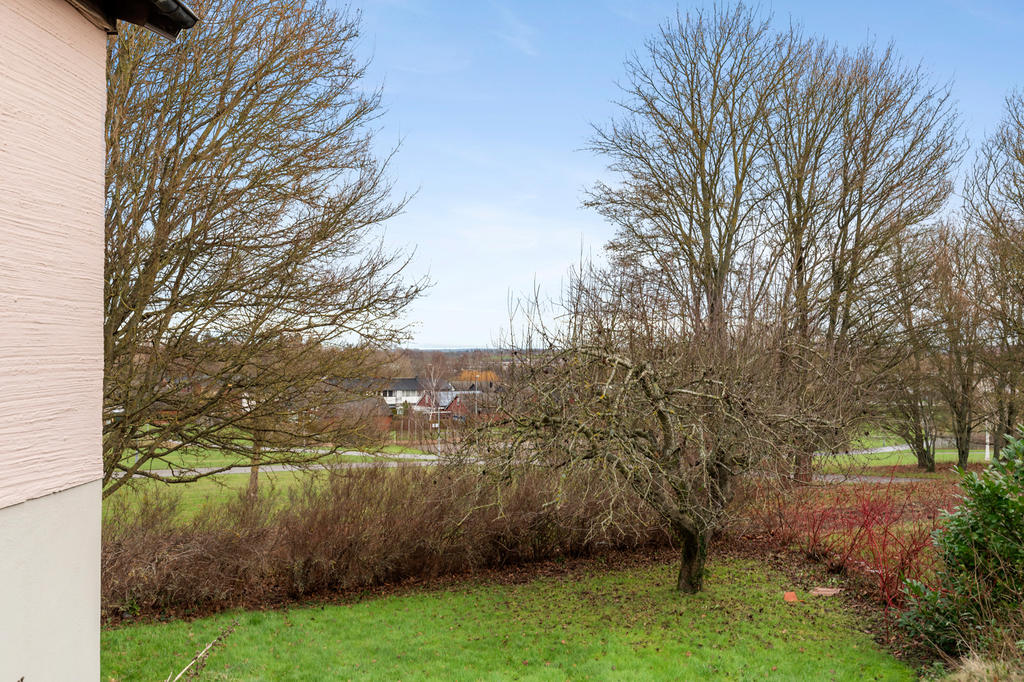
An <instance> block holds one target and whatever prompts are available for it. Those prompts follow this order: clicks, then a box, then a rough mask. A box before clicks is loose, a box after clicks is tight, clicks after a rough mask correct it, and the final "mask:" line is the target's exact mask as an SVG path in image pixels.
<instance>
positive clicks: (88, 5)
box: [68, 0, 198, 40]
mask: <svg viewBox="0 0 1024 682" xmlns="http://www.w3.org/2000/svg"><path fill="white" fill-rule="evenodd" d="M68 3H70V4H71V5H72V6H74V7H75V8H77V9H78V10H79V11H80V12H82V13H83V14H84V15H85V16H86V17H87V18H88V19H89V20H90V21H92V22H93V23H94V24H95V25H96V26H98V27H100V28H102V29H104V30H105V31H107V32H108V33H116V32H117V22H118V20H120V21H127V22H128V23H131V24H137V25H139V26H142V27H143V28H147V29H149V30H150V31H152V32H153V33H156V34H158V35H162V36H164V37H165V38H170V39H171V40H174V39H175V38H176V37H178V34H179V33H180V32H181V31H182V30H184V29H186V28H192V27H193V26H195V25H196V21H198V17H196V14H195V12H193V11H192V9H191V8H190V7H189V6H188V5H187V4H186V3H185V2H183V0H68Z"/></svg>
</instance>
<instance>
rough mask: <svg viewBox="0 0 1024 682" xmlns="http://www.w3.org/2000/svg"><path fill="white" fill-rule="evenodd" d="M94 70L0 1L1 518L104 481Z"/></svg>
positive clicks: (37, 18)
mask: <svg viewBox="0 0 1024 682" xmlns="http://www.w3.org/2000/svg"><path fill="white" fill-rule="evenodd" d="M105 58H106V36H105V34H104V32H103V31H102V30H100V29H99V28H97V27H96V26H95V25H93V24H92V23H91V22H90V21H88V20H87V19H86V18H85V17H84V16H82V15H81V14H79V13H78V12H77V11H76V10H75V9H74V8H73V7H72V6H71V5H69V4H68V3H67V2H65V0H0V511H2V509H3V508H4V507H8V506H10V505H14V504H18V503H20V502H24V501H25V500H30V499H33V498H36V497H40V496H42V495H47V494H49V493H53V492H56V491H60V490H65V489H67V488H71V487H73V486H76V485H80V484H82V483H86V482H89V481H95V480H96V479H97V478H99V477H100V475H101V465H100V428H101V399H102V380H103V340H102V297H103V163H104V156H103V155H104V151H103V150H104V146H103V145H104V143H103V117H104V107H105V101H106V100H105V98H106V89H105V85H104V78H105V75H104V74H105V64H104V62H105ZM3 525H4V523H3V522H0V526H3ZM45 538H46V535H45V534H40V535H39V536H38V540H40V541H42V540H43V539H45ZM91 556H92V555H90V557H91ZM6 587H7V586H6V585H4V584H3V583H2V582H0V589H6ZM6 613H7V612H4V616H3V617H4V618H6ZM0 679H7V678H5V677H4V676H3V675H0ZM15 679H16V678H15ZM29 679H31V678H29Z"/></svg>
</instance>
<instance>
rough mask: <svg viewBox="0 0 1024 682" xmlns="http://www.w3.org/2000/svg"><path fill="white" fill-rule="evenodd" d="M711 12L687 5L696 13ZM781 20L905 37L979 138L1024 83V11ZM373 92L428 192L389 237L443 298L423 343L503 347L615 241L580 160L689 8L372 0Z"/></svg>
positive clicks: (796, 13) (367, 54) (905, 45)
mask: <svg viewBox="0 0 1024 682" xmlns="http://www.w3.org/2000/svg"><path fill="white" fill-rule="evenodd" d="M696 6H700V5H697V4H694V3H680V4H678V7H679V8H680V10H681V11H684V12H685V11H686V9H687V8H690V7H696ZM761 6H762V7H763V8H765V9H766V10H767V11H770V12H772V13H773V14H774V16H775V19H776V21H777V22H779V23H780V24H784V23H788V21H789V20H790V19H792V20H794V21H796V22H798V23H800V24H802V25H803V26H804V28H805V29H806V30H807V32H809V33H812V34H816V35H819V36H822V37H825V38H828V39H830V40H833V41H835V42H837V43H839V44H841V45H848V46H851V47H853V46H856V45H858V44H860V43H862V42H863V41H864V40H865V39H868V38H873V39H875V40H876V41H877V42H878V43H883V44H884V43H886V42H888V41H890V40H892V41H894V42H895V44H896V46H897V48H898V49H899V51H900V52H901V53H902V54H903V56H904V57H905V58H906V59H907V60H908V61H910V62H922V63H923V64H924V65H925V66H926V67H927V68H928V69H929V70H931V71H932V73H934V74H935V77H936V78H937V79H940V80H946V79H952V80H953V82H954V90H953V92H954V97H955V98H956V100H957V101H958V104H959V108H960V111H961V112H962V115H963V123H964V130H965V133H966V135H967V136H968V138H969V139H971V140H972V141H976V140H980V139H981V138H982V137H983V136H984V135H985V133H986V132H987V131H990V130H992V129H993V128H994V126H995V125H996V123H997V122H998V120H999V117H1000V114H1001V107H1002V100H1003V97H1004V96H1005V94H1006V93H1007V92H1008V91H1009V90H1010V89H1012V88H1014V87H1024V69H1022V67H1024V46H1022V45H1021V42H1022V40H1024V3H1022V2H1020V1H1019V0H1003V1H1001V2H996V1H994V0H993V1H985V0H978V1H976V2H972V1H970V0H915V1H904V0H888V1H887V2H882V1H878V0H858V1H857V2H829V1H828V0H789V1H783V0H777V1H776V2H772V3H763V4H762V5H761ZM354 7H356V8H359V9H360V10H361V11H362V15H363V28H362V33H363V35H362V39H361V45H360V53H361V55H362V56H363V57H364V58H368V59H371V64H370V69H369V73H368V80H369V82H370V83H372V84H382V85H383V88H384V101H385V105H386V107H387V112H386V114H385V115H384V117H383V119H382V120H381V122H380V125H381V130H380V135H379V141H380V143H381V144H382V148H383V147H386V146H389V145H394V144H395V143H397V142H399V141H401V146H400V149H399V152H398V154H397V156H396V157H395V159H394V161H393V166H392V172H393V174H394V176H395V178H396V181H397V187H398V189H399V190H400V191H404V192H416V193H417V194H416V196H415V197H414V198H413V200H412V201H411V202H410V204H409V206H408V208H407V210H406V212H405V213H404V214H403V215H401V216H399V217H398V218H397V219H395V220H394V221H392V222H390V223H389V224H388V226H387V234H386V240H387V242H388V243H389V244H391V245H395V246H403V247H407V248H415V250H416V253H415V258H414V261H413V263H412V266H411V271H410V272H411V274H425V273H429V275H430V277H431V279H432V280H433V281H434V286H433V287H432V288H431V289H430V290H429V291H428V292H427V293H426V294H425V296H424V297H423V299H422V300H420V301H419V302H417V303H416V304H415V305H414V307H413V309H412V310H411V311H410V316H409V317H410V320H412V321H414V322H416V323H417V327H416V331H415V335H414V338H413V340H412V342H411V343H410V344H409V345H410V346H412V347H419V348H446V347H447V348H453V347H458V348H463V347H484V346H490V345H493V343H494V341H495V340H496V338H497V336H498V334H499V332H500V330H501V328H502V327H503V326H507V318H508V304H509V300H510V297H516V296H520V295H523V294H524V293H529V292H530V291H531V290H532V289H533V288H534V286H535V285H536V286H537V287H539V288H540V289H541V290H542V292H544V293H546V294H548V295H555V294H557V292H558V290H559V288H560V285H561V282H562V278H563V276H564V274H565V272H566V270H567V269H568V267H569V266H570V265H572V264H573V263H575V262H578V260H579V258H580V254H581V252H582V253H584V254H598V253H599V252H600V251H601V246H602V244H603V243H604V242H605V241H606V240H607V239H608V238H609V237H610V236H611V234H612V230H611V228H610V227H609V226H608V225H607V224H605V223H604V222H603V221H602V220H601V219H600V218H599V217H598V216H597V215H596V214H594V213H593V212H592V211H588V210H587V209H584V208H581V207H580V202H581V198H582V193H583V191H584V189H585V188H586V187H587V186H588V185H590V184H591V183H593V181H594V180H596V179H597V178H599V177H601V176H602V174H603V164H602V162H601V160H600V159H598V158H596V157H594V156H593V155H592V154H590V153H589V152H586V151H582V148H583V147H584V146H585V145H586V142H587V138H588V136H589V134H590V129H591V128H590V124H591V123H592V122H594V123H603V122H604V121H606V120H607V119H608V118H609V117H610V116H611V115H612V114H613V113H614V108H613V105H612V104H611V100H612V99H614V98H615V97H616V96H617V88H616V81H617V80H618V79H620V77H621V76H622V74H623V67H622V63H623V61H624V59H625V58H626V57H627V56H628V55H629V54H630V53H631V52H632V51H634V50H637V49H639V48H640V47H641V46H642V43H643V41H644V39H645V38H646V37H648V36H650V35H651V34H653V33H654V32H655V31H656V30H657V27H658V24H659V22H661V21H663V20H664V19H665V18H666V17H668V16H670V15H672V14H673V13H674V12H675V10H676V7H677V4H676V3H674V2H655V1H652V2H635V3H630V2H624V1H617V0H606V1H602V0H592V1H590V2H585V1H580V2H532V1H531V2H510V1H506V2H487V1H486V0H482V1H480V2H432V1H430V0H357V2H356V4H355V5H354Z"/></svg>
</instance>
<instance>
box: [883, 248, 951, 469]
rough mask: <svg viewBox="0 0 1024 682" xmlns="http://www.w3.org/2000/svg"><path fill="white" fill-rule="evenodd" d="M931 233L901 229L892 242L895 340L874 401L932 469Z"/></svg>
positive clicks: (935, 413) (935, 406)
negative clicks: (901, 231) (881, 405)
mask: <svg viewBox="0 0 1024 682" xmlns="http://www.w3.org/2000/svg"><path fill="white" fill-rule="evenodd" d="M931 236H932V235H931V233H930V232H929V231H928V230H921V231H918V232H915V233H910V234H906V235H904V236H903V239H902V240H901V241H900V242H899V243H897V245H896V253H895V258H894V259H893V264H892V267H891V269H890V272H891V274H892V297H893V304H894V309H895V310H896V311H897V313H898V320H899V324H898V335H897V336H896V338H897V339H898V340H899V343H894V344H891V345H889V346H887V348H888V349H890V351H891V360H890V361H889V362H887V363H885V364H886V365H887V367H888V368H887V371H885V372H884V373H882V375H881V377H880V379H879V383H880V390H879V392H878V395H879V401H880V402H881V403H882V404H884V405H886V406H887V408H888V410H887V415H886V419H885V422H884V423H885V425H886V427H887V428H888V429H889V430H890V431H892V432H893V433H894V434H896V435H897V436H899V437H900V438H902V439H903V441H904V442H905V443H906V444H907V445H908V446H909V447H910V449H911V450H912V451H913V453H914V455H915V457H916V458H917V464H918V466H919V467H921V468H922V469H925V470H926V471H935V442H936V439H937V438H938V428H939V405H940V403H941V402H942V400H941V398H940V396H939V393H938V391H937V388H936V373H935V366H934V363H933V353H932V350H933V348H932V341H933V336H932V334H933V330H932V328H931V318H930V316H929V315H928V313H927V306H928V303H929V299H930V296H931V295H932V279H931V269H932V268H933V265H934V263H933V253H932V248H931V247H932V243H933V242H932V239H931Z"/></svg>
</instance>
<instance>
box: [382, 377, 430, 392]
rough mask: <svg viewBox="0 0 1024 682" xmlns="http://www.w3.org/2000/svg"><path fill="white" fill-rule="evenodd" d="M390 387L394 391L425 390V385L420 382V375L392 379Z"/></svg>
mask: <svg viewBox="0 0 1024 682" xmlns="http://www.w3.org/2000/svg"><path fill="white" fill-rule="evenodd" d="M388 388H390V389H391V390H392V391H420V390H423V385H422V384H420V379H419V377H399V378H395V379H392V380H391V381H390V383H389V384H388Z"/></svg>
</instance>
